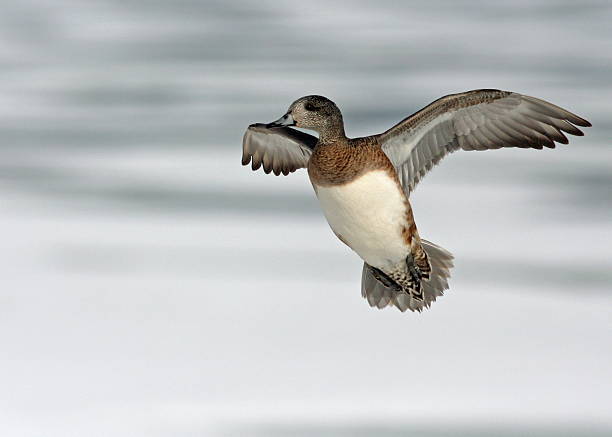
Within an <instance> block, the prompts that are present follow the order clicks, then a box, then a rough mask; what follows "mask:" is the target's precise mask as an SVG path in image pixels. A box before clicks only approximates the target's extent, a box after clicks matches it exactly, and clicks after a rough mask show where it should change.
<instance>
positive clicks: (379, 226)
mask: <svg viewBox="0 0 612 437" xmlns="http://www.w3.org/2000/svg"><path fill="white" fill-rule="evenodd" d="M314 187H315V191H316V193H317V197H318V198H319V203H320V204H321V207H322V209H323V213H324V214H325V218H326V219H327V222H328V223H329V226H330V227H331V228H332V230H333V231H334V233H335V234H336V235H337V236H338V238H340V239H341V240H342V241H343V242H344V243H346V244H347V245H348V246H349V247H350V248H351V249H353V250H354V251H355V252H356V253H357V254H358V255H359V256H360V257H361V258H362V259H363V260H364V261H365V262H367V263H368V264H370V265H371V266H374V267H377V268H379V269H382V270H383V271H385V270H387V271H389V270H394V269H395V268H396V266H397V264H398V263H400V262H402V263H403V262H404V260H405V259H406V256H408V254H409V253H410V247H409V246H408V244H407V243H406V242H405V240H404V238H403V237H402V230H403V229H404V228H405V227H406V226H407V220H406V214H407V205H406V198H405V196H404V193H403V192H402V191H401V188H400V187H399V186H398V184H397V181H395V180H394V179H393V178H392V177H391V176H390V175H389V174H388V173H387V172H386V171H384V170H380V171H370V172H368V173H366V174H364V175H363V176H360V177H359V178H358V179H355V180H353V181H351V182H349V183H346V184H342V185H333V186H317V185H316V184H315V185H314Z"/></svg>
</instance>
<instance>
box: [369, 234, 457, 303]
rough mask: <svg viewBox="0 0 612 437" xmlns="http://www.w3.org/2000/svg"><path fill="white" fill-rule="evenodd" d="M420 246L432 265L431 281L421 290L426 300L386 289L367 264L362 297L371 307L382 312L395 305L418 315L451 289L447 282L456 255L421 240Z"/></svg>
mask: <svg viewBox="0 0 612 437" xmlns="http://www.w3.org/2000/svg"><path fill="white" fill-rule="evenodd" d="M421 244H422V246H423V249H425V252H426V253H427V257H428V259H429V262H430V264H431V273H430V277H429V279H428V280H426V279H423V280H422V282H421V287H422V290H423V299H422V300H419V299H415V298H414V297H412V296H411V295H410V294H408V293H405V292H398V291H397V290H396V289H393V288H392V287H388V286H385V284H383V283H382V282H380V281H379V280H378V279H376V278H375V277H374V275H373V274H372V271H371V269H370V268H369V266H368V265H367V264H366V263H364V265H363V270H362V273H361V295H362V296H363V297H364V298H365V299H366V300H367V301H368V304H369V305H370V306H371V307H376V308H379V309H382V308H385V307H387V306H389V305H393V306H395V307H396V308H398V309H399V310H400V311H402V312H404V311H406V310H408V309H409V310H411V311H419V312H421V311H422V310H423V308H429V307H430V306H431V303H432V302H435V301H436V298H438V297H439V296H442V295H443V294H444V290H447V289H448V278H450V270H451V268H452V267H453V255H451V253H450V252H448V251H447V250H445V249H443V248H441V247H440V246H438V245H436V244H434V243H431V242H429V241H427V240H421Z"/></svg>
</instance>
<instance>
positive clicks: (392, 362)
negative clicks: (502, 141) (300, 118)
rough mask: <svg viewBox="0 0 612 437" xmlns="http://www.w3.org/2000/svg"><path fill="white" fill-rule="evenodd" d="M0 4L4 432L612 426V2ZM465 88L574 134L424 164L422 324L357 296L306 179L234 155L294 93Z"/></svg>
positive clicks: (366, 98)
mask: <svg viewBox="0 0 612 437" xmlns="http://www.w3.org/2000/svg"><path fill="white" fill-rule="evenodd" d="M2 9H3V11H2V14H1V15H0V67H1V68H0V96H1V98H0V199H1V201H0V229H1V231H0V232H1V233H0V235H1V236H2V243H3V244H2V251H0V266H1V267H0V281H1V285H2V286H1V289H0V344H1V345H2V353H1V354H0V370H1V372H0V388H1V389H0V393H1V394H0V434H2V435H7V436H40V435H44V436H67V435H88V436H94V435H100V436H102V435H113V436H124V435H125V436H134V435H142V436H145V435H146V436H152V435H160V436H179V435H180V436H182V435H184V436H188V435H189V436H191V435H193V436H195V435H198V436H203V435H232V436H233V435H261V436H264V435H265V436H270V435H271V436H276V435H347V436H348V435H351V436H361V435H364V436H365V435H376V436H385V435H389V436H392V435H414V436H442V435H445V436H446V435H461V436H463V435H466V436H467V435H533V436H543V435H555V436H559V435H568V436H569V435H572V436H574V435H610V432H611V430H612V416H611V415H610V406H611V405H612V395H611V393H612V366H611V359H612V349H611V344H612V322H611V318H610V308H611V304H612V294H611V291H612V249H611V243H612V224H611V220H610V219H611V211H612V196H611V194H610V193H611V187H612V176H611V175H612V144H611V142H612V141H611V140H612V122H611V120H612V106H611V104H610V102H611V101H612V27H611V26H610V23H611V22H612V5H611V4H610V2H605V1H601V2H597V1H593V2H591V1H586V2H563V1H561V2H528V1H519V2H505V3H502V2H496V3H494V4H493V3H491V2H484V1H483V2H454V1H447V2H391V1H378V2H375V3H371V2H334V3H333V4H329V3H328V2H321V1H311V2H301V3H287V2H278V1H258V2H223V1H218V2H210V1H190V0H181V1H172V2H170V1H168V2H166V1H137V0H130V1H118V0H117V1H112V0H100V1H93V0H92V1H88V2H77V1H67V0H55V1H48V2H41V1H36V2H34V1H30V0H28V1H24V0H19V1H17V0H5V1H4V2H3V8H2ZM482 87H494V88H502V89H509V90H513V91H519V92H522V93H525V94H530V95H535V96H538V97H541V98H544V99H546V100H549V101H551V102H553V103H556V104H559V105H562V106H564V107H567V108H568V109H570V110H573V111H575V112H576V113H578V114H579V115H582V116H584V117H586V118H587V119H589V120H590V121H591V122H592V123H593V125H594V127H593V128H592V129H588V130H587V131H586V134H587V135H586V136H585V137H584V138H572V141H571V144H570V145H569V146H561V147H559V148H558V149H556V150H552V151H551V150H546V151H533V150H500V151H496V152H487V153H463V154H461V153H458V154H456V155H454V156H452V157H451V158H449V159H447V160H446V161H444V162H443V163H442V164H441V165H440V166H439V167H437V168H436V169H435V170H434V171H433V172H432V174H430V175H429V176H428V177H427V178H426V179H425V180H424V182H423V183H422V184H421V185H420V186H419V189H418V190H417V192H416V194H415V195H414V196H413V199H412V200H413V206H414V208H415V216H416V219H417V222H418V224H419V229H420V233H421V235H422V236H424V237H425V238H427V239H430V240H432V241H434V242H436V243H439V244H440V245H442V246H444V247H446V248H448V249H449V250H451V251H452V252H453V253H454V254H455V256H456V261H457V263H456V264H457V265H456V268H455V270H454V272H453V278H452V282H451V287H452V289H451V291H450V292H449V293H448V295H447V296H445V297H444V298H442V299H440V300H439V301H438V302H437V303H436V304H435V305H434V306H433V308H432V310H430V311H428V312H426V313H424V314H420V315H419V314H400V313H399V312H397V311H395V310H390V309H388V310H385V311H377V310H373V309H370V308H369V307H368V306H367V304H366V302H365V301H363V300H362V299H361V297H360V291H359V290H360V289H359V281H360V271H361V262H360V260H359V259H358V258H357V257H356V256H355V255H354V254H352V253H350V251H349V250H348V249H346V248H345V247H344V246H343V245H342V244H341V243H339V242H338V241H337V240H336V239H335V238H334V237H333V235H332V233H331V232H330V231H329V230H328V228H327V225H326V223H325V221H324V219H323V217H322V215H321V213H320V212H319V210H318V206H317V204H316V201H315V198H314V195H313V193H312V189H311V188H310V184H309V182H308V180H307V176H306V175H305V173H304V172H300V173H297V174H294V175H291V176H290V177H286V178H285V177H273V176H269V175H264V174H259V173H253V172H251V171H250V170H249V169H247V168H243V167H241V166H240V155H241V150H240V143H241V137H242V134H243V132H244V129H245V127H246V126H247V125H248V124H250V123H252V122H256V121H269V120H272V119H276V118H277V117H278V116H280V115H281V114H282V113H284V111H285V110H286V107H287V106H288V105H289V104H290V103H291V102H292V101H293V100H294V99H296V98H297V97H300V96H301V95H305V94H310V93H317V94H323V95H326V96H329V97H330V98H332V99H333V100H335V101H336V102H337V103H338V104H339V106H340V107H341V109H343V112H344V118H345V120H346V123H347V133H348V134H349V135H351V136H359V135H367V134H371V133H376V132H380V131H382V130H384V129H386V128H388V127H389V126H390V125H391V124H393V123H395V122H396V121H398V120H400V119H402V118H403V117H405V116H406V115H407V114H409V113H412V112H414V111H415V110H417V109H419V108H420V107H422V106H424V105H425V104H427V103H429V102H430V101H432V100H434V99H436V98H438V97H440V96H442V95H444V94H448V93H450V92H457V91H463V90H467V89H473V88H482Z"/></svg>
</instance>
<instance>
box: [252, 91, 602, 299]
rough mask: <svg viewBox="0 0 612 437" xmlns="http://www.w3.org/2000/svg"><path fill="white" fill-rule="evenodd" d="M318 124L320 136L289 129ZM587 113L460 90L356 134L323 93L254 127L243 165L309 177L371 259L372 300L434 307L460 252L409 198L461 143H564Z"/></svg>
mask: <svg viewBox="0 0 612 437" xmlns="http://www.w3.org/2000/svg"><path fill="white" fill-rule="evenodd" d="M294 125H295V126H297V127H303V128H306V129H312V130H315V131H317V132H318V133H319V138H318V139H317V138H315V137H313V136H311V135H308V134H305V133H303V132H300V131H296V130H294V129H291V128H289V127H287V126H294ZM574 125H577V126H583V127H587V126H590V123H589V122H588V121H586V120H584V119H583V118H580V117H578V116H576V115H575V114H572V113H571V112H568V111H566V110H565V109H562V108H559V107H558V106H555V105H552V104H550V103H548V102H545V101H543V100H539V99H536V98H534V97H529V96H524V95H521V94H517V93H512V92H508V91H499V90H475V91H469V92H466V93H460V94H452V95H449V96H446V97H443V98H441V99H438V100H436V101H435V102H433V103H432V104H430V105H429V106H427V107H425V108H424V109H422V110H420V111H418V112H417V113H415V114H413V115H412V116H410V117H408V118H406V119H404V120H402V121H401V122H400V123H398V124H397V125H395V126H394V127H392V128H391V129H389V130H387V131H386V132H384V133H382V134H379V135H372V136H369V137H364V138H353V139H349V138H347V137H346V135H345V134H344V123H343V120H342V114H341V113H340V110H339V109H338V107H337V106H336V105H335V104H334V103H333V102H332V101H331V100H329V99H327V98H325V97H322V96H306V97H302V98H300V99H298V100H296V101H295V102H294V103H293V104H292V105H291V106H290V108H289V110H288V111H287V113H286V114H285V115H284V116H283V117H281V118H280V119H279V120H277V121H276V122H273V123H269V124H268V125H262V124H256V125H251V126H250V127H249V128H248V129H247V132H246V133H245V136H244V140H243V158H242V163H243V164H244V165H246V164H248V163H249V162H252V167H253V169H254V170H256V169H258V168H259V167H260V166H261V165H263V168H264V171H266V173H269V172H271V171H273V172H274V173H275V174H276V175H279V174H281V173H282V174H284V175H287V174H288V173H290V172H293V171H295V170H296V169H298V168H304V167H306V168H308V175H309V177H310V180H311V182H312V185H313V188H314V190H315V192H316V193H317V197H318V198H319V202H320V204H321V207H322V209H323V212H324V214H325V217H326V218H327V221H328V223H329V225H330V227H331V228H332V230H333V231H334V233H335V234H336V236H337V237H338V238H339V239H340V240H341V241H342V242H344V243H345V244H346V245H348V246H349V247H350V248H351V249H353V250H354V251H355V252H356V253H357V254H358V255H359V256H360V257H361V258H362V259H363V260H364V262H365V263H364V267H363V272H362V295H363V296H364V297H365V298H366V299H367V301H368V303H369V304H370V305H371V306H375V307H377V308H383V307H385V306H388V305H394V306H396V307H397V308H399V309H400V310H401V311H405V310H407V309H410V310H413V311H421V310H422V309H423V308H428V307H429V306H430V305H431V303H432V302H433V301H435V300H436V298H437V297H438V296H441V295H442V294H443V291H444V290H445V289H447V288H448V278H449V277H450V269H451V268H452V266H453V263H452V259H453V257H452V255H451V254H450V253H449V252H447V251H446V250H444V249H442V248H441V247H439V246H436V245H435V244H433V243H430V242H428V241H425V240H421V238H420V236H419V233H418V230H417V226H416V223H415V221H414V217H413V214H412V208H411V206H410V202H409V201H408V197H409V195H410V193H411V191H412V190H413V189H414V187H415V186H416V185H417V183H418V182H419V181H420V180H421V179H422V177H423V176H424V175H425V173H427V171H429V170H430V169H431V168H432V167H433V166H434V165H435V164H437V163H438V162H439V161H440V160H441V159H442V158H443V157H444V156H446V155H447V154H449V153H451V152H454V151H456V150H459V149H463V150H487V149H497V148H501V147H523V148H536V149H541V148H543V147H550V148H554V147H555V141H556V142H560V143H564V144H567V142H568V140H567V138H566V137H565V135H563V133H562V131H564V132H567V133H569V134H572V135H582V132H581V131H580V130H579V129H578V128H577V127H576V126H574Z"/></svg>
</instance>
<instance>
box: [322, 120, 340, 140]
mask: <svg viewBox="0 0 612 437" xmlns="http://www.w3.org/2000/svg"><path fill="white" fill-rule="evenodd" d="M342 140H346V135H345V134H344V126H343V125H342V123H340V124H337V125H332V126H326V127H325V128H324V129H321V130H320V131H319V141H320V142H323V143H335V142H337V141H342Z"/></svg>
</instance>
